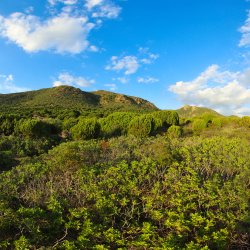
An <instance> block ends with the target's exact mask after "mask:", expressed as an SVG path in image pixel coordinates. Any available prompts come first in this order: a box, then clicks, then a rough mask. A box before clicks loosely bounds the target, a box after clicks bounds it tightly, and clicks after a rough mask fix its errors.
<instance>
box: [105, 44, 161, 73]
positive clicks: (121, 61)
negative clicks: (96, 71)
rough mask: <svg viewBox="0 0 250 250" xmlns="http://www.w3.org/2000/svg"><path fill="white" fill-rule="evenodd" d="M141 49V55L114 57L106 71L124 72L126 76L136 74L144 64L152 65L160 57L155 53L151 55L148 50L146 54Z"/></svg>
mask: <svg viewBox="0 0 250 250" xmlns="http://www.w3.org/2000/svg"><path fill="white" fill-rule="evenodd" d="M141 50H142V48H140V49H139V55H138V56H135V55H129V56H120V57H118V56H112V57H111V59H110V62H109V64H108V65H107V66H106V68H105V69H106V70H113V71H118V72H119V71H124V73H125V75H131V74H135V73H136V72H137V71H138V69H139V68H140V67H141V66H142V65H144V64H152V63H153V62H154V61H155V60H156V59H157V58H158V57H159V56H158V55H156V54H153V53H149V51H148V49H147V50H146V52H142V51H141Z"/></svg>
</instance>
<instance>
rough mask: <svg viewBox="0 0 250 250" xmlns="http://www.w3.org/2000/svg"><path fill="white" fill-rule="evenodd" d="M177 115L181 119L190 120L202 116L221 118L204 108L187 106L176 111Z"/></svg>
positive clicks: (214, 112)
mask: <svg viewBox="0 0 250 250" xmlns="http://www.w3.org/2000/svg"><path fill="white" fill-rule="evenodd" d="M176 111H177V113H178V114H179V116H180V117H182V118H192V117H195V116H202V115H204V114H211V115H214V116H222V115H221V114H219V113H218V112H216V111H214V110H212V109H209V108H204V107H196V106H189V105H185V106H184V107H182V108H180V109H177V110H176Z"/></svg>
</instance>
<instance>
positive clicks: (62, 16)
mask: <svg viewBox="0 0 250 250" xmlns="http://www.w3.org/2000/svg"><path fill="white" fill-rule="evenodd" d="M48 3H49V6H50V13H51V16H50V17H48V18H46V19H41V18H39V17H38V16H35V15H31V14H30V13H27V12H26V13H21V12H15V13H12V14H11V15H9V16H7V17H4V16H1V15H0V36H2V37H3V38H6V39H7V40H9V41H10V42H13V43H15V44H17V45H18V46H19V47H21V48H22V49H24V50H25V51H26V52H32V53H34V52H39V51H53V52H55V53H71V54H77V53H81V52H83V51H86V50H88V51H92V52H97V51H98V48H97V47H96V46H94V45H92V44H91V43H90V42H89V39H88V37H89V34H90V32H91V30H92V29H93V28H97V27H100V24H101V23H102V19H103V18H116V17H117V16H118V15H119V13H120V10H121V8H120V7H119V6H116V5H115V4H113V3H112V2H111V1H105V0H103V1H97V0H95V1H94V0H92V1H86V4H85V5H84V4H83V3H82V2H81V1H79V0H48ZM59 3H60V5H59V6H57V5H58V4H59ZM91 4H92V5H91ZM90 6H92V7H91V8H90Z"/></svg>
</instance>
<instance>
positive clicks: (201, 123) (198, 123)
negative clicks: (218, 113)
mask: <svg viewBox="0 0 250 250" xmlns="http://www.w3.org/2000/svg"><path fill="white" fill-rule="evenodd" d="M207 125H208V123H207V121H205V120H203V119H200V118H198V119H194V121H193V123H192V129H193V132H200V131H202V130H203V129H205V128H207Z"/></svg>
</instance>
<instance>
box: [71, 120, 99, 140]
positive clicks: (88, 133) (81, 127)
mask: <svg viewBox="0 0 250 250" xmlns="http://www.w3.org/2000/svg"><path fill="white" fill-rule="evenodd" d="M71 133H72V136H73V138H74V139H92V138H97V137H98V135H99V133H100V124H99V123H98V121H97V119H96V118H86V119H81V120H80V121H79V122H78V124H77V125H75V126H74V127H72V129H71Z"/></svg>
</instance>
